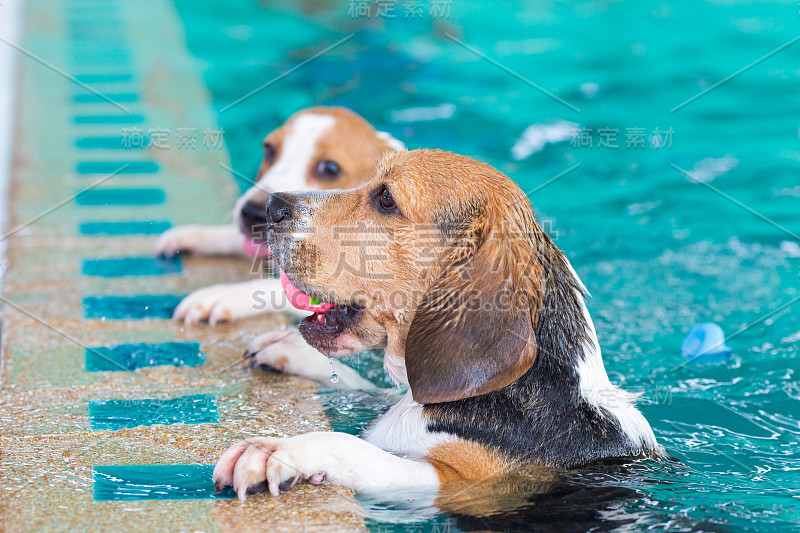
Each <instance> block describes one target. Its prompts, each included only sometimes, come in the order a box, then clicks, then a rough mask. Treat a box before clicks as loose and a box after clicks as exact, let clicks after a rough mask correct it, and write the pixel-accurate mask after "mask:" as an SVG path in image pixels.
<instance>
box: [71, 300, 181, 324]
mask: <svg viewBox="0 0 800 533" xmlns="http://www.w3.org/2000/svg"><path fill="white" fill-rule="evenodd" d="M182 299H183V296H177V295H173V294H153V295H147V294H142V295H137V296H88V297H86V298H84V299H83V317H84V318H87V319H95V320H98V319H100V320H141V319H144V318H156V319H158V318H161V319H167V318H172V313H173V312H174V311H175V308H176V307H178V304H179V303H181V300H182Z"/></svg>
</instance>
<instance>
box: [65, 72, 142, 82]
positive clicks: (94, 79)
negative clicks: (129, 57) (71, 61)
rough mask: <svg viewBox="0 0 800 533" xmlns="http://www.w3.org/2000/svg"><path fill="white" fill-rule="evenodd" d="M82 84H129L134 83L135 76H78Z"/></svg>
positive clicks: (110, 74) (113, 74)
mask: <svg viewBox="0 0 800 533" xmlns="http://www.w3.org/2000/svg"><path fill="white" fill-rule="evenodd" d="M75 79H77V80H78V81H79V82H81V83H86V84H89V85H90V84H92V83H128V82H131V81H133V74H127V73H104V74H78V75H77V76H75Z"/></svg>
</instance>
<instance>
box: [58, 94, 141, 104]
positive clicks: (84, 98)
mask: <svg viewBox="0 0 800 533" xmlns="http://www.w3.org/2000/svg"><path fill="white" fill-rule="evenodd" d="M103 94H104V96H105V97H106V98H103V96H100V95H99V94H94V93H83V94H75V95H73V96H72V101H73V102H75V103H76V104H105V103H108V100H107V98H110V99H111V100H114V101H115V102H117V103H120V104H130V103H132V102H137V101H139V95H138V94H136V93H103Z"/></svg>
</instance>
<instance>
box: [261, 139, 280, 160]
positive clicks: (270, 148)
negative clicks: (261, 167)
mask: <svg viewBox="0 0 800 533" xmlns="http://www.w3.org/2000/svg"><path fill="white" fill-rule="evenodd" d="M277 152H278V150H277V149H276V148H275V145H274V144H272V143H264V159H265V160H266V161H267V162H270V161H272V160H273V159H275V154H276V153H277Z"/></svg>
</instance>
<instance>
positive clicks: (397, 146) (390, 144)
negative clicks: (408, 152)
mask: <svg viewBox="0 0 800 533" xmlns="http://www.w3.org/2000/svg"><path fill="white" fill-rule="evenodd" d="M375 133H377V134H378V138H379V139H380V140H382V141H383V142H385V143H386V148H387V149H388V150H392V151H393V152H402V151H403V150H405V149H406V145H405V144H403V142H402V141H398V140H397V139H395V138H394V137H392V134H391V133H387V132H385V131H376V132H375Z"/></svg>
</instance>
